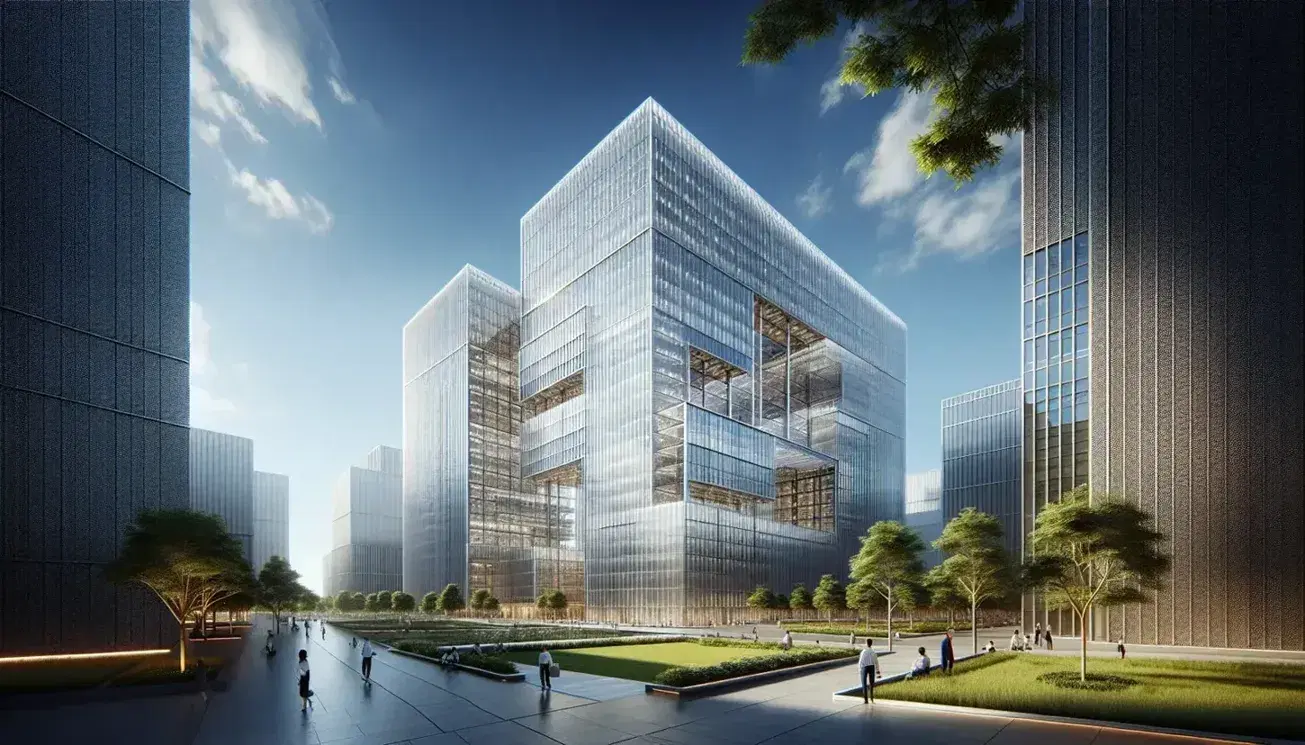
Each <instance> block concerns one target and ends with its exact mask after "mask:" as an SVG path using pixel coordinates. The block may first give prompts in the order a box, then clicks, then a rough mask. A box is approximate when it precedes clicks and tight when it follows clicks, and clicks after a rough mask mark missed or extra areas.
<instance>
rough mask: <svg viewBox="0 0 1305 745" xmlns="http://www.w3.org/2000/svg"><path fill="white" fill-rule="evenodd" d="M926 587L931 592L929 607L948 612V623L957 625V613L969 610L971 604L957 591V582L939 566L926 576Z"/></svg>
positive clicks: (942, 566) (944, 568)
mask: <svg viewBox="0 0 1305 745" xmlns="http://www.w3.org/2000/svg"><path fill="white" fill-rule="evenodd" d="M924 586H925V587H926V588H927V589H928V590H929V605H931V606H932V607H933V608H934V609H935V610H945V611H947V622H948V623H950V624H955V623H956V611H958V610H960V609H961V608H968V607H969V605H970V604H969V602H968V601H967V600H966V599H965V596H963V595H961V591H960V590H958V589H956V580H955V579H953V578H952V576H951V575H950V574H948V573H947V568H946V567H945V566H944V565H942V564H939V565H938V566H936V567H934V568H933V569H930V570H929V573H928V574H926V575H924Z"/></svg>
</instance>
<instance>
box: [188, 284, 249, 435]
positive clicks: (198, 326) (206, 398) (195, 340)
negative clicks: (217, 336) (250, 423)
mask: <svg viewBox="0 0 1305 745" xmlns="http://www.w3.org/2000/svg"><path fill="white" fill-rule="evenodd" d="M212 331H213V327H212V326H210V325H209V323H208V321H207V320H205V318H204V308H203V307H202V306H201V305H200V304H199V303H197V302H195V301H194V300H192V301H190V420H191V424H193V425H195V426H205V425H208V424H211V423H213V422H215V421H216V420H218V419H220V418H221V417H222V416H224V415H231V414H235V413H237V412H238V411H239V410H240V407H238V406H236V404H235V402H234V401H232V400H231V399H229V398H223V397H221V396H217V395H214V394H213V392H212V391H210V390H209V386H210V385H211V384H212V383H213V382H214V381H215V380H216V379H217V378H219V377H220V376H219V375H218V371H217V368H216V366H215V365H214V364H213V354H212V348H211V343H212V339H211V337H212Z"/></svg>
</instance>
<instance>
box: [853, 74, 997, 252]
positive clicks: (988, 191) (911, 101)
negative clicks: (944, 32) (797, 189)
mask: <svg viewBox="0 0 1305 745" xmlns="http://www.w3.org/2000/svg"><path fill="white" fill-rule="evenodd" d="M932 107H933V96H932V94H928V93H924V94H919V93H911V92H909V91H908V92H904V93H902V94H901V96H900V97H899V98H898V99H897V103H896V104H895V105H894V107H893V109H892V110H891V111H889V112H888V114H887V116H885V117H884V119H883V121H882V122H881V123H880V125H879V133H878V138H877V140H876V142H875V144H874V146H873V147H871V148H867V149H865V150H862V151H860V152H858V153H856V154H855V155H853V156H852V157H851V158H849V159H848V161H847V164H846V165H845V166H844V168H843V171H844V173H847V174H852V175H854V176H855V178H856V181H857V195H856V201H857V203H858V204H860V205H861V206H862V207H865V208H867V209H876V210H880V211H881V216H882V217H883V221H882V222H881V224H880V227H881V230H884V229H891V228H893V227H894V223H898V224H901V223H905V225H906V226H907V228H908V229H909V230H910V232H911V235H912V240H911V245H910V246H909V247H908V248H907V249H905V250H903V251H900V252H894V253H889V254H887V255H884V256H882V257H881V258H880V262H879V268H880V269H881V270H885V269H887V270H893V271H898V272H904V271H909V270H911V269H914V268H915V267H916V266H918V265H919V263H920V262H921V260H922V259H924V258H925V257H927V256H931V255H940V254H941V255H950V256H954V257H956V258H958V259H962V260H964V259H970V258H974V257H977V256H982V255H985V254H988V253H990V252H992V251H995V250H997V249H999V248H1001V247H1003V246H1008V245H1011V244H1013V243H1017V242H1018V239H1019V190H1018V188H1017V187H1018V186H1019V179H1020V174H1019V167H1018V163H1019V156H1018V153H1019V149H1020V148H1019V139H1018V137H997V138H994V142H996V143H998V144H1000V145H1002V146H1003V147H1004V148H1005V152H1006V154H1007V155H1008V156H1012V157H1007V158H1003V159H1002V162H1001V163H999V164H998V165H997V166H996V168H994V169H992V170H989V171H982V172H980V174H979V176H978V177H977V178H976V179H975V180H974V181H973V182H971V183H969V184H966V185H964V186H962V187H961V188H959V189H957V188H955V185H954V183H953V182H952V181H951V179H949V178H947V177H945V176H942V177H939V178H938V179H934V180H930V179H926V178H925V175H924V174H923V173H921V172H920V169H919V166H918V164H917V163H916V160H915V156H914V155H913V154H912V153H911V150H910V144H911V140H913V139H915V137H916V136H917V135H919V134H920V133H922V132H923V131H924V130H925V128H927V127H928V125H929V121H930V116H931V113H932ZM889 232H892V231H891V230H890V231H889Z"/></svg>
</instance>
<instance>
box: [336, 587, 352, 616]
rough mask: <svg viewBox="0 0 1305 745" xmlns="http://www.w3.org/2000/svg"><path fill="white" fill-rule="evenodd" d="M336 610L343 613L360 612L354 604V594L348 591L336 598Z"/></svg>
mask: <svg viewBox="0 0 1305 745" xmlns="http://www.w3.org/2000/svg"><path fill="white" fill-rule="evenodd" d="M335 609H336V610H338V611H340V612H341V613H348V612H349V611H355V610H358V608H356V607H354V604H353V593H352V592H349V591H348V590H341V591H340V592H339V594H337V595H336V596H335Z"/></svg>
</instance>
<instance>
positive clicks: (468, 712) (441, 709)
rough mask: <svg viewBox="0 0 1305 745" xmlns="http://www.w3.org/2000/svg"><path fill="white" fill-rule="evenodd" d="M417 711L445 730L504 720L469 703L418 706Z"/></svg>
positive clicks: (451, 730) (452, 730) (455, 729)
mask: <svg viewBox="0 0 1305 745" xmlns="http://www.w3.org/2000/svg"><path fill="white" fill-rule="evenodd" d="M417 711H419V712H421V713H422V714H423V715H424V716H425V717H426V718H427V719H429V720H430V721H431V722H434V724H435V726H436V727H439V728H440V729H442V730H444V731H445V732H455V731H457V730H460V729H466V728H467V727H479V726H481V725H485V724H493V723H495V722H500V721H502V719H500V718H499V717H496V716H494V715H493V714H490V713H489V712H487V711H484V710H483V709H477V708H476V707H475V706H472V705H471V704H468V703H458V704H435V705H433V706H418V707H417Z"/></svg>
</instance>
